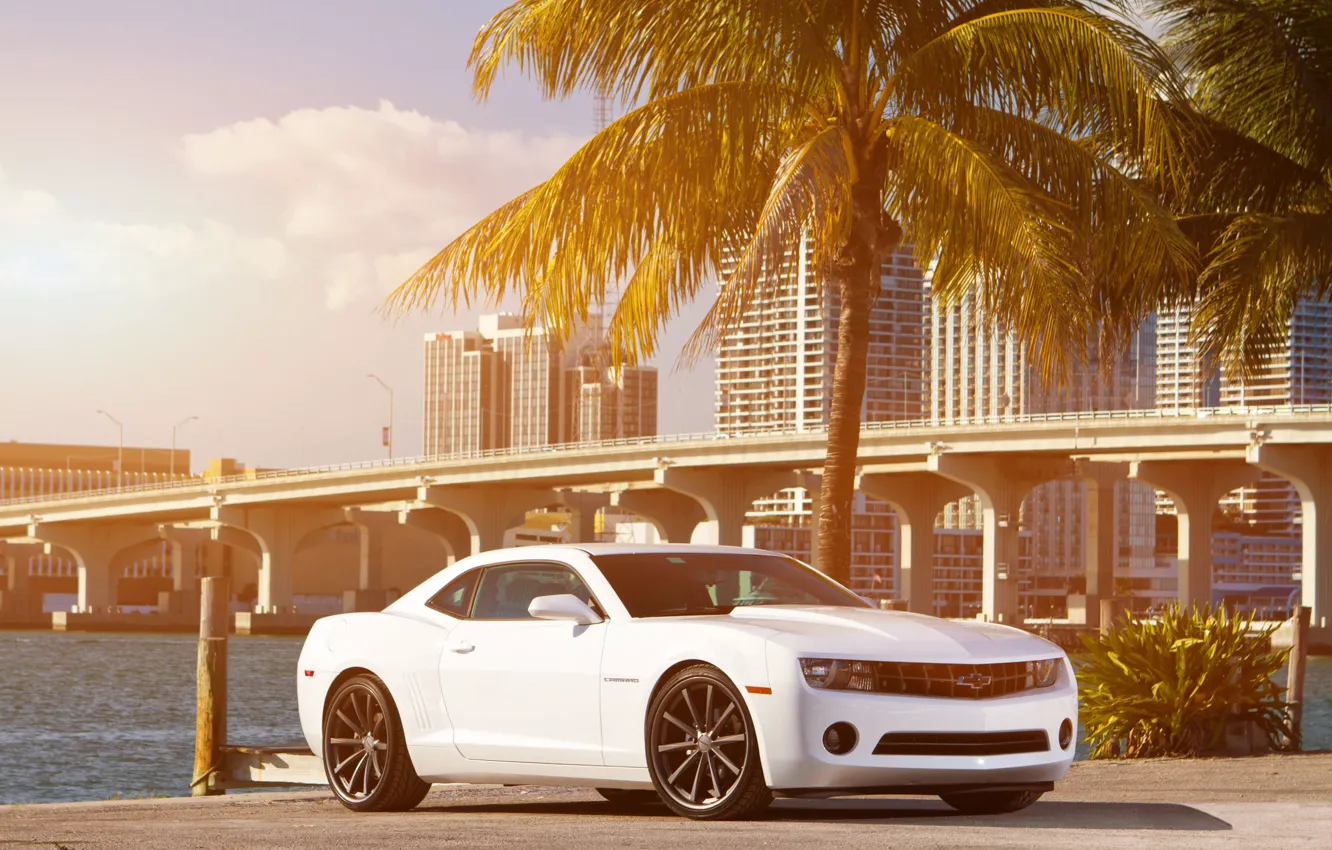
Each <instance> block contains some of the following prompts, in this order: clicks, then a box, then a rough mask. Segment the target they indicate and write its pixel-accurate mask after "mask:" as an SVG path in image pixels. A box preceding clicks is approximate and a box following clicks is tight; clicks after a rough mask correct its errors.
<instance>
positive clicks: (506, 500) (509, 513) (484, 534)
mask: <svg viewBox="0 0 1332 850" xmlns="http://www.w3.org/2000/svg"><path fill="white" fill-rule="evenodd" d="M416 500H417V501H418V502H421V503H423V504H427V505H430V506H432V507H436V508H443V509H444V510H446V511H452V512H453V513H455V514H457V515H458V516H460V517H462V519H463V521H464V522H465V523H466V524H467V529H468V532H469V534H470V536H471V538H472V542H471V551H470V552H469V553H468V554H476V553H478V552H489V551H491V550H493V549H502V548H504V533H505V532H506V531H508V530H509V529H511V528H513V527H515V526H519V525H522V524H523V522H524V521H525V520H526V518H527V512H528V511H529V510H532V509H534V508H542V507H547V506H549V505H555V504H559V501H560V498H559V495H558V494H557V493H556V492H555V491H554V490H547V489H544V488H536V487H482V486H477V485H471V484H468V485H462V486H456V487H433V486H432V487H420V488H417V495H416Z"/></svg>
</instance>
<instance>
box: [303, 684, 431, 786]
mask: <svg viewBox="0 0 1332 850" xmlns="http://www.w3.org/2000/svg"><path fill="white" fill-rule="evenodd" d="M323 728H324V742H323V743H324V747H323V751H324V775H325V776H326V777H327V778H328V786H329V788H330V789H331V790H332V791H333V796H334V797H336V798H337V799H338V802H339V803H342V805H344V806H346V807H347V808H349V809H351V810H352V811H354V812H404V811H407V810H408V809H412V808H415V807H416V805H417V804H418V803H420V802H421V801H422V800H423V799H425V796H426V794H427V793H429V792H430V783H428V782H425V781H423V780H422V779H421V778H420V777H419V776H417V775H416V769H415V768H414V767H413V766H412V758H411V755H410V754H409V753H408V752H407V739H406V736H405V735H404V734H403V731H402V721H401V719H400V718H399V717H398V709H397V707H396V706H395V705H394V703H393V698H392V697H391V696H390V695H389V692H388V688H387V687H385V685H384V683H383V682H382V681H380V679H379V678H378V677H376V676H372V675H369V674H363V675H359V676H353V677H352V678H350V679H348V680H346V681H345V682H342V683H341V684H340V685H338V687H337V688H336V689H334V691H333V693H332V695H330V697H329V700H328V707H327V710H326V711H325V712H324V727H323Z"/></svg>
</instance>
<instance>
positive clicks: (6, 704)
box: [0, 631, 1332, 804]
mask: <svg viewBox="0 0 1332 850" xmlns="http://www.w3.org/2000/svg"><path fill="white" fill-rule="evenodd" d="M301 641H302V639H301V638H279V637H273V638H265V637H238V638H234V639H232V640H231V642H230V649H229V663H230V675H229V688H228V698H229V700H230V707H229V708H230V710H229V713H228V717H227V724H228V734H227V739H228V740H229V741H230V742H232V743H240V744H283V743H293V742H297V741H300V740H302V739H301V733H300V724H299V721H298V718H297V714H296V660H297V657H298V656H299V654H300V650H301ZM197 647H198V641H197V639H196V638H195V637H194V636H192V635H139V634H135V635H121V634H105V635H94V634H72V633H63V632H49V631H43V632H0V804H5V803H53V802H60V801H67V800H105V799H110V798H117V797H119V798H125V799H129V798H134V797H154V796H169V797H179V796H187V795H188V794H189V793H190V792H189V784H190V773H191V770H192V768H193V766H194V695H195V683H194V667H195V655H196V652H197ZM1305 691H1306V698H1307V699H1306V703H1307V704H1306V708H1305V714H1304V728H1305V748H1306V749H1311V750H1313V749H1323V750H1332V658H1310V659H1309V668H1308V673H1307V678H1306V680H1305Z"/></svg>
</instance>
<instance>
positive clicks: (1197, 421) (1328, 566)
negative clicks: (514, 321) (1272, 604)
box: [0, 406, 1332, 642]
mask: <svg viewBox="0 0 1332 850" xmlns="http://www.w3.org/2000/svg"><path fill="white" fill-rule="evenodd" d="M825 439H826V434H825V433H824V432H822V431H810V432H801V433H775V434H760V435H752V436H744V437H726V436H725V435H721V434H698V435H686V436H663V437H655V438H642V439H631V440H615V441H607V442H601V443H594V444H578V445H570V446H561V447H551V448H543V449H540V450H526V451H513V450H506V451H490V452H476V453H470V454H466V455H456V456H447V457H425V458H405V459H395V460H392V461H376V462H366V463H355V464H345V465H341V466H331V467H321V468H315V469H291V470H281V471H273V472H264V473H258V474H247V475H241V476H233V477H227V478H211V479H206V480H204V479H193V480H187V481H178V482H172V483H169V484H164V485H152V486H139V487H125V488H118V489H109V490H100V491H83V492H75V493H64V494H41V493H35V494H33V495H30V496H26V497H22V498H17V499H10V500H7V501H4V502H0V558H11V559H12V558H14V557H16V556H18V555H20V554H22V553H23V551H25V547H42V549H43V550H45V551H49V550H50V547H58V548H60V549H62V550H64V551H66V552H67V553H68V554H69V555H70V557H71V558H72V560H73V561H74V563H75V564H76V569H77V573H78V604H77V605H76V607H75V609H74V610H75V612H82V613H96V612H98V611H103V610H105V609H106V608H107V607H108V606H109V605H110V603H112V602H114V599H109V598H108V597H109V593H110V588H112V587H113V586H114V585H113V577H112V574H111V573H112V571H111V563H112V560H113V559H114V558H115V557H116V556H117V555H118V554H120V553H122V552H124V551H125V550H127V549H130V548H131V547H135V546H142V545H144V544H145V543H146V542H151V543H154V544H157V545H160V541H161V540H163V539H165V540H167V541H169V542H170V543H171V545H172V546H173V547H174V548H173V555H174V557H173V563H175V564H176V565H177V566H176V567H175V570H176V575H175V576H174V580H175V582H176V588H177V590H180V591H182V592H186V593H188V592H189V591H190V590H191V589H192V588H191V582H192V580H193V577H192V576H189V575H183V574H182V573H183V572H186V571H182V570H181V569H180V567H179V564H181V563H192V561H187V560H184V559H182V557H180V556H181V552H182V547H190V546H195V545H198V543H199V542H200V541H203V540H211V541H220V542H222V543H225V544H226V545H228V546H236V547H239V548H242V549H244V550H246V551H249V552H251V553H252V554H253V555H255V556H256V557H257V558H258V559H259V565H260V566H259V582H258V597H257V600H256V604H255V607H254V615H253V616H254V617H258V618H262V617H269V618H281V617H283V616H284V615H287V614H289V613H290V612H291V610H292V561H293V558H294V556H295V554H296V553H297V552H298V551H300V550H301V548H302V547H304V546H308V545H309V544H310V541H311V540H313V539H315V538H316V537H317V535H318V534H320V533H321V532H323V531H325V530H327V529H328V528H330V527H333V526H339V525H343V526H345V525H352V526H356V527H358V528H359V529H361V532H362V536H363V540H366V539H373V538H374V536H375V535H383V534H387V533H392V532H391V529H392V528H393V527H395V526H410V527H415V528H418V529H422V530H425V531H428V532H430V533H431V534H433V535H435V536H436V537H437V539H438V540H439V542H440V543H441V544H443V546H444V547H445V550H446V551H447V552H449V553H450V554H451V555H454V556H463V555H466V554H470V553H473V552H478V551H483V550H487V549H492V548H496V547H498V546H500V545H502V540H503V535H504V532H505V530H506V529H509V528H511V527H514V526H516V525H520V524H521V523H522V521H523V517H524V515H525V513H526V511H528V510H531V509H535V508H540V507H550V506H562V507H563V508H564V509H566V510H567V511H569V513H570V516H571V519H572V526H573V535H574V539H575V540H589V539H591V535H592V527H593V516H594V515H595V513H596V511H597V510H598V509H600V508H603V507H607V506H616V507H618V508H619V509H621V510H623V511H625V512H628V513H633V514H637V515H639V516H641V517H643V518H644V519H646V520H648V521H649V522H651V523H653V524H654V525H655V527H656V528H657V530H658V532H659V533H660V535H661V537H663V538H664V539H666V540H669V541H688V540H689V539H690V536H691V535H692V534H693V532H694V529H695V528H696V527H697V526H698V524H699V523H702V522H711V523H713V524H714V525H715V529H716V539H717V541H718V542H720V543H723V544H734V545H741V544H742V543H743V542H744V540H745V534H744V526H745V521H746V520H745V514H746V512H747V511H749V510H751V509H752V505H753V503H754V501H755V500H757V499H762V498H766V497H769V496H771V495H772V494H774V493H776V492H778V491H779V490H782V489H784V488H789V487H806V488H809V489H811V490H812V491H813V492H814V494H815V495H817V492H818V486H819V479H818V475H819V474H818V470H819V468H820V467H821V466H822V463H823V457H824V451H825ZM858 458H859V464H860V467H859V470H858V475H857V480H856V486H857V488H858V489H859V490H860V491H862V492H864V493H866V494H867V495H869V496H873V497H875V498H878V499H882V500H885V501H886V502H888V503H889V504H890V505H892V507H893V509H894V510H895V512H896V514H897V516H898V519H899V521H900V527H901V542H900V549H901V551H900V555H899V564H900V574H901V580H900V584H899V591H900V594H899V595H900V596H901V597H902V598H904V599H905V600H906V604H907V607H908V608H909V609H912V610H931V606H932V600H933V594H932V582H933V575H932V559H933V529H934V522H935V518H936V517H937V515H938V513H939V511H940V510H941V509H942V508H943V506H944V505H945V504H947V503H948V502H951V501H954V500H956V499H959V498H961V497H964V496H969V495H973V494H974V495H975V496H977V497H979V501H980V505H981V514H982V520H983V535H982V540H983V547H984V554H983V560H982V567H983V569H982V575H983V584H982V609H981V610H982V616H983V617H985V618H987V619H990V620H992V621H996V622H1003V623H1020V614H1019V608H1018V593H1017V577H1016V570H1014V571H1013V575H1011V576H1010V574H1009V571H1008V566H1007V565H1009V564H1013V565H1016V564H1017V561H1018V523H1017V521H1016V519H1017V516H1018V510H1019V507H1020V505H1021V503H1022V500H1023V498H1024V497H1025V496H1026V494H1027V493H1028V492H1029V491H1030V490H1031V488H1032V487H1034V486H1036V485H1038V484H1041V483H1043V482H1046V481H1050V480H1056V479H1069V478H1080V479H1083V480H1085V481H1086V482H1087V484H1088V505H1087V510H1088V512H1089V516H1088V522H1087V534H1086V535H1085V537H1086V540H1085V544H1084V545H1085V546H1086V551H1085V563H1086V565H1087V596H1088V605H1087V608H1088V619H1089V623H1088V625H1092V626H1094V625H1096V619H1097V615H1098V613H1099V604H1098V600H1100V599H1104V598H1108V597H1110V596H1112V595H1113V568H1114V563H1115V555H1116V552H1115V539H1114V534H1113V531H1112V530H1113V527H1114V500H1113V498H1111V497H1110V495H1108V494H1112V493H1113V486H1114V484H1115V482H1116V481H1119V480H1124V479H1132V480H1137V481H1141V482H1143V483H1145V484H1148V485H1150V486H1152V487H1155V488H1157V489H1159V490H1163V491H1165V492H1166V493H1167V494H1168V495H1169V497H1170V498H1171V499H1172V500H1173V502H1174V504H1175V508H1176V510H1177V513H1178V521H1179V554H1178V561H1179V583H1178V595H1179V599H1180V600H1181V601H1182V602H1184V603H1205V602H1210V601H1211V582H1212V564H1211V517H1212V513H1213V511H1214V509H1215V506H1216V504H1217V502H1218V500H1219V499H1220V498H1221V497H1222V496H1223V495H1225V494H1226V493H1228V492H1230V491H1231V490H1233V489H1235V488H1237V487H1241V486H1244V485H1246V484H1250V483H1252V482H1254V481H1255V480H1257V478H1258V477H1259V476H1260V475H1261V474H1262V473H1264V472H1269V473H1274V474H1276V475H1280V476H1282V477H1285V478H1287V479H1289V480H1290V481H1291V482H1292V483H1293V484H1294V486H1295V489H1296V491H1297V492H1298V494H1299V499H1300V503H1301V506H1302V511H1303V518H1302V522H1303V589H1302V593H1303V604H1304V605H1307V606H1309V607H1310V608H1311V609H1312V625H1313V628H1314V629H1315V634H1318V635H1320V641H1319V642H1327V639H1326V638H1323V637H1322V636H1324V635H1328V634H1329V628H1330V626H1332V624H1330V623H1329V620H1332V407H1330V406H1292V407H1281V408H1252V407H1250V408H1209V409H1199V410H1196V411H1190V412H1188V413H1186V414H1170V413H1163V412H1158V411H1150V410H1148V411H1099V412H1095V413H1066V414H1049V415H1033V416H1015V417H1010V418H1007V419H1005V420H1003V421H995V422H987V423H981V424H968V425H940V424H935V423H928V422H891V423H873V424H870V425H867V426H866V427H865V429H864V430H863V431H862V434H861V443H860V450H859V454H858ZM374 551H375V547H374V546H370V545H362V569H361V575H360V582H361V588H360V589H361V590H362V591H365V592H367V593H373V592H374V591H375V590H376V587H375V582H376V574H377V571H378V567H377V565H376V564H375V563H374V561H375V559H376V558H375V555H374ZM11 563H12V562H11ZM16 573H17V571H15V570H13V569H7V570H6V574H7V575H9V576H15V575H16ZM14 580H15V579H14V578H11V579H10V581H11V582H12V581H14ZM11 589H12V587H11Z"/></svg>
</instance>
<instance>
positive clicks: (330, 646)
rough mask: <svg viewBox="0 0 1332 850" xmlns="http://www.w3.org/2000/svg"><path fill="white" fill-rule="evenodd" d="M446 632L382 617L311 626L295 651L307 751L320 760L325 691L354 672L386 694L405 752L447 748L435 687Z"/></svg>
mask: <svg viewBox="0 0 1332 850" xmlns="http://www.w3.org/2000/svg"><path fill="white" fill-rule="evenodd" d="M442 619H444V618H442V617H441V620H442ZM448 632H449V629H448V628H446V626H445V624H442V623H441V624H435V623H431V622H426V621H424V620H421V619H416V618H411V617H404V616H401V615H397V614H392V613H385V612H363V613H356V614H341V615H337V616H333V617H325V618H322V619H320V620H317V621H316V622H315V624H314V627H313V628H311V630H310V633H309V635H308V636H307V637H306V640H305V645H304V646H303V647H302V649H301V656H300V662H299V668H298V670H297V677H296V682H297V687H296V693H297V704H298V706H299V710H300V719H301V731H302V733H303V734H304V735H305V740H306V742H307V743H308V744H309V745H310V749H311V750H313V751H314V752H315V754H316V755H320V756H321V757H322V745H323V715H324V707H325V703H326V700H327V697H328V694H329V689H330V688H331V687H332V686H333V684H334V683H335V682H337V681H339V680H340V679H341V678H342V677H343V674H345V673H347V672H348V671H350V670H354V669H363V670H368V671H370V672H371V673H372V674H374V675H375V676H376V677H378V678H379V679H380V680H381V681H382V682H383V683H384V685H385V687H387V688H388V691H389V696H390V697H391V698H392V699H393V702H394V704H395V706H396V708H397V711H398V717H399V719H400V720H401V722H402V729H403V734H404V736H405V737H406V740H407V745H408V748H409V749H411V748H414V747H416V746H420V745H438V744H439V743H441V742H444V743H447V744H449V745H450V746H451V745H452V724H451V723H450V722H449V717H448V712H447V711H446V710H445V707H444V702H443V699H442V698H441V691H440V685H439V659H440V654H441V653H442V652H443V645H444V639H445V638H446V637H447V636H448Z"/></svg>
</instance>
